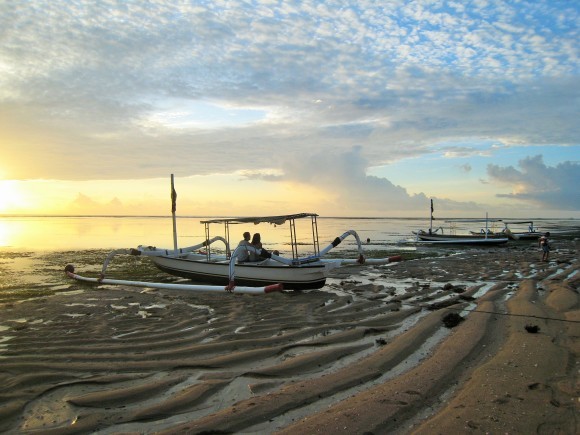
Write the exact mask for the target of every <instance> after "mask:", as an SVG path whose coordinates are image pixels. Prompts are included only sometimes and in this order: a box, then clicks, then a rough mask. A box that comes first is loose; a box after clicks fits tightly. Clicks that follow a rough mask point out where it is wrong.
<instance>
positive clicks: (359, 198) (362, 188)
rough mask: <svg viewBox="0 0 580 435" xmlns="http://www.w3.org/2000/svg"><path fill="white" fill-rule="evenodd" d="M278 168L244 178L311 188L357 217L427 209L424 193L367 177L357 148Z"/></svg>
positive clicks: (446, 204) (445, 204)
mask: <svg viewBox="0 0 580 435" xmlns="http://www.w3.org/2000/svg"><path fill="white" fill-rule="evenodd" d="M281 165H282V167H283V173H281V174H272V173H267V174H259V173H252V174H247V176H248V177H249V178H250V179H262V180H264V181H270V182H287V183H288V182H289V183H296V184H302V185H307V186H314V187H316V188H318V189H321V190H323V191H326V192H328V197H329V198H332V199H333V201H334V205H335V210H342V209H347V208H349V209H352V210H357V212H358V213H359V215H360V216H364V215H372V214H374V213H377V212H378V213H383V214H384V215H386V216H387V215H389V213H391V214H392V213H393V212H394V211H395V210H401V211H407V212H408V211H413V212H423V211H425V210H427V209H428V207H429V202H430V201H429V198H428V197H427V196H426V195H425V194H424V193H419V194H416V195H411V194H409V193H408V192H407V190H406V189H405V188H404V187H401V186H398V185H395V184H393V183H392V182H391V181H389V180H388V179H386V178H381V177H375V176H370V175H367V170H368V168H369V166H370V162H369V160H368V159H367V158H366V157H365V156H364V154H363V148H362V147H360V146H354V147H352V148H351V149H350V150H346V151H344V152H333V151H332V150H322V151H315V152H312V153H310V154H302V155H296V156H294V157H293V158H291V159H287V160H285V161H284V162H282V163H281ZM437 202H438V205H439V206H441V207H442V209H444V210H446V212H450V211H453V210H462V211H472V210H481V209H482V208H481V207H480V206H479V205H477V204H475V203H472V202H470V203H464V202H462V203H460V202H456V201H452V200H450V199H447V198H437ZM371 211H372V213H371Z"/></svg>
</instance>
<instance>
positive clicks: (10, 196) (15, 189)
mask: <svg viewBox="0 0 580 435" xmlns="http://www.w3.org/2000/svg"><path fill="white" fill-rule="evenodd" d="M23 205H24V199H23V197H22V193H21V192H20V188H19V186H18V181H14V180H0V213H7V212H10V211H14V210H16V209H18V208H20V207H22V206H23Z"/></svg>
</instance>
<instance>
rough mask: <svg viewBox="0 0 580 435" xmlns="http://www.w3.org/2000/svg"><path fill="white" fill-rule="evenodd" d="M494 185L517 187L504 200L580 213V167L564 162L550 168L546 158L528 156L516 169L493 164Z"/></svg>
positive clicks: (491, 170) (491, 176)
mask: <svg viewBox="0 0 580 435" xmlns="http://www.w3.org/2000/svg"><path fill="white" fill-rule="evenodd" d="M487 173H488V175H489V177H490V179H491V181H492V182H494V183H498V184H507V185H510V186H514V189H513V192H512V193H511V194H507V195H506V194H502V195H499V196H501V197H506V198H513V199H519V200H524V201H527V202H531V203H534V204H537V205H539V206H543V207H545V208H548V209H561V210H574V211H578V210H580V190H579V189H578V186H579V185H580V164H579V163H577V162H564V163H560V164H557V165H556V166H547V165H546V164H545V163H544V160H543V156H541V155H537V156H534V157H528V158H525V159H523V160H520V162H519V169H516V168H514V167H513V166H508V167H500V166H498V165H489V166H488V167H487Z"/></svg>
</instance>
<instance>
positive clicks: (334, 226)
mask: <svg viewBox="0 0 580 435" xmlns="http://www.w3.org/2000/svg"><path fill="white" fill-rule="evenodd" d="M204 219H205V218H203V217H181V218H178V220H177V233H178V245H179V246H180V247H185V246H192V245H196V244H198V243H201V242H202V241H203V240H205V229H204V226H203V225H202V224H201V223H200V221H201V220H204ZM442 223H443V222H442V221H437V224H438V225H441V224H442ZM534 224H535V225H536V226H537V227H538V228H539V229H540V230H541V231H551V232H552V233H553V235H554V237H557V233H558V232H559V231H568V230H575V231H578V230H580V221H578V220H561V219H555V220H554V219H542V220H540V219H539V220H535V221H534ZM428 226H429V220H428V219H416V218H407V219H401V218H326V217H319V218H318V237H319V242H320V247H321V248H324V247H326V246H327V245H328V244H329V243H331V242H332V241H333V240H334V239H335V238H336V237H338V236H341V235H342V234H343V233H344V232H345V231H347V230H355V231H356V232H357V233H358V235H359V236H360V238H361V240H362V241H363V242H364V248H365V250H366V251H385V255H387V256H388V255H390V252H401V251H407V250H410V251H412V250H415V249H417V248H416V247H415V246H414V245H413V244H412V243H409V241H412V238H413V236H412V231H415V230H417V229H425V228H427V227H428ZM481 226H485V223H470V224H467V223H462V224H457V228H456V231H457V233H461V232H467V231H469V230H475V231H479V229H480V228H481ZM495 228H496V229H501V228H503V225H501V224H498V225H496V227H495ZM210 229H211V236H224V229H223V227H222V226H221V225H218V224H214V225H212V226H211V227H210ZM512 229H517V227H512ZM524 229H525V228H524ZM244 231H249V232H251V233H254V232H259V233H260V234H261V236H262V242H263V243H264V246H265V247H266V248H267V249H269V250H273V249H278V250H279V251H280V252H281V254H282V255H287V256H290V255H291V254H290V253H291V250H290V247H289V244H288V243H289V240H290V231H289V228H288V225H287V224H286V225H282V226H273V225H269V224H260V225H258V226H254V225H251V224H240V225H232V226H230V240H231V242H232V246H233V247H235V246H236V245H237V242H238V241H239V240H240V239H241V238H242V233H243V232H244ZM296 233H297V236H298V240H299V242H300V244H301V245H300V253H301V254H304V255H308V254H309V252H311V251H309V250H310V249H311V246H312V243H311V240H312V226H311V222H310V220H309V219H304V220H299V221H297V228H296ZM367 239H370V243H367ZM138 245H148V246H149V245H151V246H157V247H159V248H169V249H171V248H172V247H173V224H172V219H171V217H0V302H2V301H7V300H14V299H20V298H23V297H30V296H31V295H32V296H34V295H38V294H50V293H54V292H55V291H63V290H66V289H68V288H69V287H70V286H71V282H70V280H68V279H67V278H66V277H65V276H64V273H63V269H64V266H65V265H66V264H67V263H74V264H75V265H78V266H80V267H81V268H82V270H79V268H77V271H78V272H79V273H82V274H87V275H89V274H92V275H93V276H95V274H96V273H98V271H99V270H100V266H101V265H102V262H103V261H104V258H105V256H106V254H107V253H108V252H109V251H111V250H113V249H119V248H132V247H136V246H138ZM218 249H219V246H218ZM222 249H223V245H222ZM355 250H356V243H355V239H354V238H352V237H348V238H347V239H345V241H344V242H343V243H342V244H341V245H339V247H338V248H336V249H335V250H333V252H341V251H355ZM353 255H354V254H353ZM351 257H352V256H351ZM349 258H350V257H349ZM352 258H355V257H352ZM116 261H117V260H116ZM129 266H131V264H130V265H129ZM139 266H140V268H139V269H138V270H139V273H140V274H141V275H139V276H135V277H134V278H128V279H143V280H146V279H145V278H146V277H144V276H142V275H143V273H144V272H143V271H144V270H145V268H144V266H143V265H139ZM153 269H154V268H153ZM151 277H152V276H149V277H148V278H151Z"/></svg>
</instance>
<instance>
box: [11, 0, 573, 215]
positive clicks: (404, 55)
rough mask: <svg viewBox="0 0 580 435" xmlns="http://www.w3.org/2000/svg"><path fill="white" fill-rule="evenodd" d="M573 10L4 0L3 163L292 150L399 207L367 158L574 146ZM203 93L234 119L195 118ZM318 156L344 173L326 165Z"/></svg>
mask: <svg viewBox="0 0 580 435" xmlns="http://www.w3.org/2000/svg"><path fill="white" fill-rule="evenodd" d="M523 7H525V10H522V9H521V8H523ZM577 22H578V8H577V7H574V6H573V5H571V4H568V3H561V2H559V3H555V4H554V5H552V4H551V3H548V2H531V3H525V4H524V5H520V4H518V3H511V2H504V1H499V0H496V1H489V2H480V3H474V4H473V5H472V6H470V7H469V8H465V7H464V6H463V5H461V4H460V3H459V2H456V3H449V4H448V5H446V6H445V7H442V6H441V4H439V2H406V1H393V2H383V3H381V4H377V3H376V2H374V1H361V2H356V3H349V2H346V3H344V2H342V3H324V2H322V3H320V2H318V3H316V2H315V3H311V2H301V3H289V2H278V3H273V4H266V3H263V2H262V3H259V4H256V5H254V4H251V5H250V4H249V3H247V2H244V1H235V0H234V1H230V2H228V3H227V7H225V6H224V3H223V2H206V3H205V4H202V3H195V4H189V3H187V2H185V3H183V2H182V3H179V4H176V3H175V2H164V1H156V2H146V3H139V4H133V3H132V4H128V3H126V2H95V3H90V2H82V1H60V0H54V1H51V2H38V3H30V2H16V4H14V3H13V2H4V3H1V4H0V28H2V32H3V43H2V44H1V45H0V116H1V117H2V122H3V127H2V132H1V133H0V135H1V138H0V139H1V141H0V150H1V151H2V156H3V162H2V163H3V164H4V165H5V168H2V169H3V170H4V172H6V174H5V176H6V177H7V178H14V179H37V178H42V179H62V180H88V179H99V180H102V179H108V180H110V179H143V178H151V177H159V176H162V175H165V174H169V173H175V174H176V175H177V176H187V175H204V174H223V173H229V174H231V173H237V172H238V171H258V173H259V171H264V170H265V169H276V170H279V171H283V172H284V173H285V174H286V176H288V174H290V171H289V169H292V170H293V171H299V170H300V168H299V165H298V164H297V163H298V162H297V163H296V165H295V167H292V168H290V167H289V166H290V165H292V163H291V162H294V161H296V158H297V157H296V156H300V158H301V159H302V160H304V162H302V163H306V164H308V165H309V167H310V169H311V170H313V171H314V173H318V180H317V182H321V180H322V181H323V182H324V183H325V185H326V186H331V185H340V186H341V191H342V192H345V193H344V195H346V194H347V193H348V192H350V193H349V197H348V199H349V200H351V201H357V198H364V199H365V200H367V201H372V195H370V194H369V193H368V192H374V194H375V195H379V196H380V197H381V198H384V197H388V198H393V199H394V200H400V201H401V203H402V204H408V205H409V206H410V205H411V204H416V203H417V202H418V199H413V197H412V196H409V195H408V194H407V193H406V191H405V189H404V188H403V187H400V186H394V185H392V184H389V182H388V181H387V180H384V179H373V178H372V177H367V176H366V175H365V168H366V166H367V165H369V164H371V163H372V165H373V166H378V165H388V164H393V163H394V162H396V161H397V160H399V159H403V158H408V157H413V156H419V155H422V154H426V153H431V152H432V146H433V144H437V143H442V142H451V141H455V142H458V143H459V142H460V143H463V144H465V146H464V147H463V148H455V149H449V152H450V153H452V154H450V155H453V156H459V155H461V156H466V155H468V154H470V152H473V150H471V151H470V150H469V143H470V142H471V141H473V140H481V138H486V139H490V140H494V141H496V142H497V143H498V144H500V145H501V144H518V145H519V146H534V145H537V144H576V143H577V140H578V137H580V131H579V126H578V122H577V101H578V98H579V97H580V80H579V79H578V76H577V71H578V57H577V50H576V47H577V40H578V36H579V35H578V29H577ZM178 100H179V101H190V102H192V104H190V105H188V104H184V105H183V106H180V107H179V108H180V109H183V110H179V113H178V115H179V120H180V122H179V123H178V124H179V125H173V126H172V125H171V123H168V122H161V121H162V120H163V119H166V118H167V117H168V116H176V115H175V113H174V112H172V110H171V109H172V108H173V107H169V108H168V103H171V102H175V101H178ZM169 106H171V104H170V105H169ZM211 106H213V107H220V108H231V109H232V112H235V113H239V117H237V118H235V120H234V118H231V119H232V122H231V123H228V122H227V117H225V118H224V119H223V120H222V122H215V121H219V120H217V119H212V118H211V117H216V118H217V117H218V116H220V115H219V114H218V113H215V114H214V113H213V111H211V110H206V113H204V114H203V116H200V115H199V109H200V107H201V108H205V109H207V108H208V107H211ZM188 107H190V109H189V110H188V109H187V108H188ZM244 111H247V112H244ZM172 113H173V115H172ZM256 113H258V114H259V116H254V117H252V116H249V115H250V114H256ZM244 114H245V115H248V116H246V117H244ZM240 118H243V119H246V120H248V122H243V123H240V122H238V121H237V120H238V119H240ZM204 120H205V121H206V123H205V124H204V122H203V121H204ZM216 125H219V128H216ZM354 145H361V146H363V147H364V154H365V156H366V159H368V161H363V160H364V159H363V158H362V153H358V155H357V154H356V153H355V154H353V151H352V149H353V148H352V147H353V146H354ZM329 156H330V157H329ZM345 156H349V157H350V158H351V159H352V160H350V161H349V160H344V158H345ZM329 159H330V160H331V161H332V164H333V165H335V167H340V168H342V169H341V170H340V171H336V170H331V169H330V168H329V167H322V168H321V165H320V162H325V161H329ZM341 159H342V160H341ZM357 159H358V160H357ZM351 164H352V165H353V166H349V165H351ZM301 173H302V178H311V177H312V175H309V174H307V173H306V172H305V171H302V172H301ZM341 176H342V177H348V178H347V182H343V180H342V179H341V178H340V177H341ZM355 186H356V187H357V188H359V189H366V190H359V191H358V192H355V191H354V190H353V189H354V187H355ZM385 192H388V193H389V194H388V195H387V196H385ZM375 202H377V203H379V204H380V202H379V201H375ZM387 207H388V206H387Z"/></svg>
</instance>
